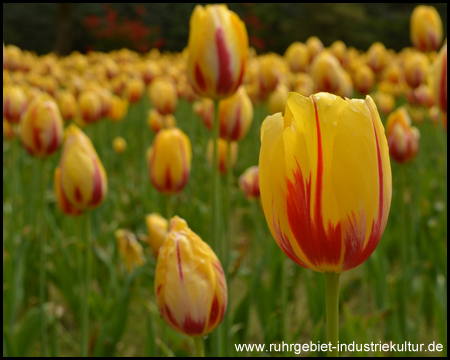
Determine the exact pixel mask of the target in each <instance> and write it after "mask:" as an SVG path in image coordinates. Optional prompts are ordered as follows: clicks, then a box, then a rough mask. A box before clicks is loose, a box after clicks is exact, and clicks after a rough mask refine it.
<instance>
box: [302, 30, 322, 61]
mask: <svg viewBox="0 0 450 360" xmlns="http://www.w3.org/2000/svg"><path fill="white" fill-rule="evenodd" d="M306 46H307V47H308V51H309V62H312V61H313V60H314V58H315V57H316V56H317V55H318V54H320V53H321V52H322V51H323V44H322V41H320V39H319V38H318V37H317V36H310V37H309V38H308V40H306Z"/></svg>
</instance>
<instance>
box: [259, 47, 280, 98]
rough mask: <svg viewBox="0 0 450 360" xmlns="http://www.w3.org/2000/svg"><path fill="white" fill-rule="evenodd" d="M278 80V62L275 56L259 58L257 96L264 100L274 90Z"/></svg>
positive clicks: (268, 55)
mask: <svg viewBox="0 0 450 360" xmlns="http://www.w3.org/2000/svg"><path fill="white" fill-rule="evenodd" d="M280 78H281V74H280V60H279V59H278V57H277V55H275V54H267V55H263V56H261V57H260V58H259V96H260V98H261V99H265V98H266V97H267V95H268V94H270V93H271V92H272V91H274V90H275V88H276V87H277V85H278V83H279V81H280Z"/></svg>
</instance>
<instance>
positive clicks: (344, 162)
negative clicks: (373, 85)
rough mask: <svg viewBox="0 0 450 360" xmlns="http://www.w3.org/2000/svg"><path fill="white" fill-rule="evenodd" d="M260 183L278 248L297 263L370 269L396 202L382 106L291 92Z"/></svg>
mask: <svg viewBox="0 0 450 360" xmlns="http://www.w3.org/2000/svg"><path fill="white" fill-rule="evenodd" d="M259 184H260V189H261V200H262V204H263V209H264V214H265V217H266V220H267V223H268V225H269V228H270V231H271V233H272V236H273V237H274V239H275V241H276V242H277V244H278V246H279V247H280V248H281V249H282V250H283V251H284V253H285V254H286V255H287V256H288V257H289V258H290V259H292V260H293V261H294V262H296V263H297V264H299V265H300V266H303V267H305V268H308V269H311V270H314V271H318V272H334V273H341V272H343V271H347V270H350V269H353V268H355V267H356V266H358V265H360V264H361V263H363V262H364V261H365V260H367V258H368V257H369V256H370V255H371V254H372V252H373V251H374V250H375V248H376V246H377V245H378V242H379V240H380V238H381V235H382V234H383V231H384V228H385V225H386V222H387V218H388V213H389V207H390V203H391V194H392V178H391V167H390V161H389V149H388V145H387V141H386V137H385V135H384V128H383V124H382V123H381V120H380V117H379V115H378V112H377V109H376V106H375V104H374V102H373V101H372V99H371V98H370V97H369V96H367V98H366V100H356V99H354V100H350V99H345V100H344V99H342V98H341V97H338V96H334V95H332V94H327V93H319V94H315V95H311V96H310V97H309V98H307V97H303V96H301V95H299V94H295V93H290V94H289V97H288V100H287V105H286V113H285V115H284V116H282V115H281V114H280V113H278V114H275V115H272V116H269V117H267V118H266V120H265V121H264V123H263V125H262V129H261V151H260V157H259Z"/></svg>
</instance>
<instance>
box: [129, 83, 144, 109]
mask: <svg viewBox="0 0 450 360" xmlns="http://www.w3.org/2000/svg"><path fill="white" fill-rule="evenodd" d="M144 91H145V83H144V81H143V80H141V79H140V78H133V79H130V80H129V81H128V82H127V83H126V85H125V89H124V97H125V98H126V99H127V100H128V102H129V103H130V104H134V103H136V102H138V101H139V100H141V97H142V94H143V93H144Z"/></svg>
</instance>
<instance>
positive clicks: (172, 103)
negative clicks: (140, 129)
mask: <svg viewBox="0 0 450 360" xmlns="http://www.w3.org/2000/svg"><path fill="white" fill-rule="evenodd" d="M149 95H150V101H151V102H152V104H153V106H154V107H155V109H156V110H158V112H159V113H160V114H161V115H168V114H172V113H173V112H174V111H175V109H176V107H177V104H178V95H177V89H176V87H175V85H174V84H173V83H172V81H171V80H168V79H167V78H159V79H156V80H154V81H153V82H152V83H151V85H150V92H149Z"/></svg>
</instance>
